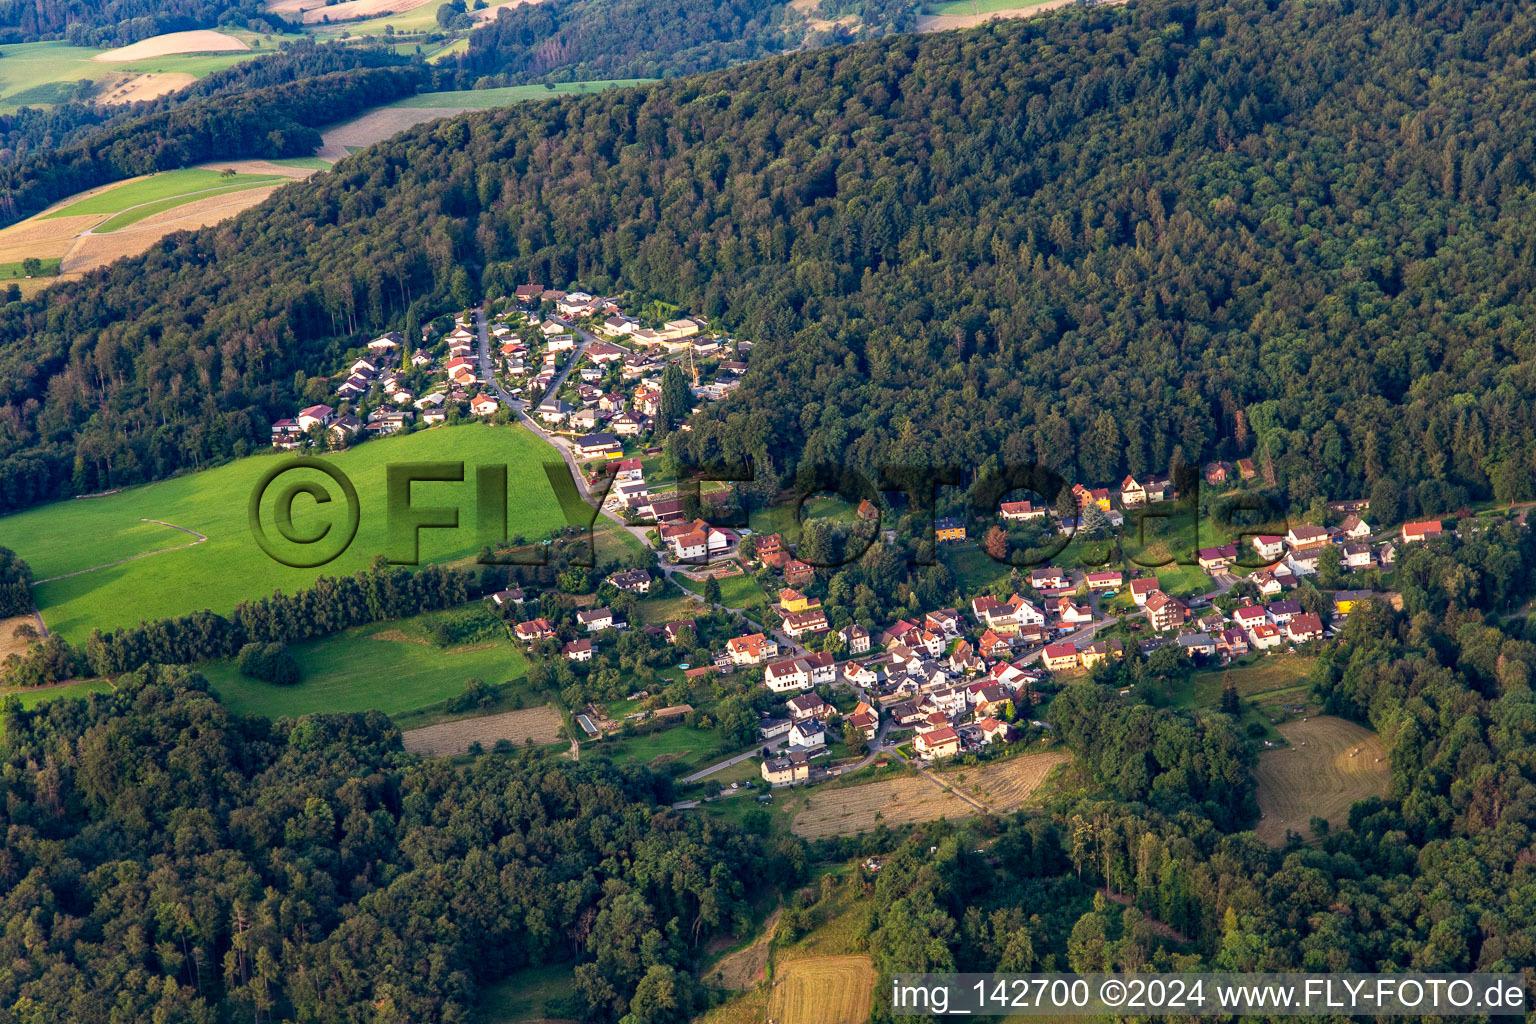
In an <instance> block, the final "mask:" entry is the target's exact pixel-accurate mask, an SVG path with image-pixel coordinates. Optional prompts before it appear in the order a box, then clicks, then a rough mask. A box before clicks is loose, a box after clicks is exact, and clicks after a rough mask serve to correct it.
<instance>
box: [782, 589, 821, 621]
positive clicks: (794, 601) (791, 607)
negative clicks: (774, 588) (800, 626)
mask: <svg viewBox="0 0 1536 1024" xmlns="http://www.w3.org/2000/svg"><path fill="white" fill-rule="evenodd" d="M820 607H821V601H820V600H818V599H817V598H814V597H806V596H805V595H804V594H802V593H800V591H798V590H796V589H795V588H794V587H785V588H784V589H783V590H781V591H779V611H781V612H783V613H784V614H786V615H789V614H793V613H794V612H803V611H809V610H810V609H812V608H820Z"/></svg>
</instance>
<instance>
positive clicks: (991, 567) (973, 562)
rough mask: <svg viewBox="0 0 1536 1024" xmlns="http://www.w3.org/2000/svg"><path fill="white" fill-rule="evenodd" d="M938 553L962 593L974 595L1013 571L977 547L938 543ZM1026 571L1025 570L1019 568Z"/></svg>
mask: <svg viewBox="0 0 1536 1024" xmlns="http://www.w3.org/2000/svg"><path fill="white" fill-rule="evenodd" d="M939 555H940V557H941V558H943V560H944V564H945V565H947V566H949V571H950V572H952V573H954V574H955V579H956V581H958V583H959V585H960V592H961V593H962V594H970V595H975V594H979V593H981V592H982V591H983V590H986V589H987V588H988V587H990V586H991V585H992V584H994V583H996V582H997V581H998V580H1006V579H1007V578H1008V576H1009V574H1010V573H1012V572H1013V567H1012V566H1011V565H1004V564H1003V563H1002V562H998V561H994V560H993V559H992V557H991V556H989V555H988V554H987V553H986V552H985V551H983V550H981V548H979V547H967V548H961V549H958V550H957V549H955V548H952V547H949V546H947V545H943V544H941V545H939ZM1019 571H1020V572H1026V571H1027V570H1023V569H1021V570H1019Z"/></svg>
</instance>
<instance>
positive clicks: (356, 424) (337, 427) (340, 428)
mask: <svg viewBox="0 0 1536 1024" xmlns="http://www.w3.org/2000/svg"><path fill="white" fill-rule="evenodd" d="M362 430H363V422H362V420H359V419H358V418H357V417H356V416H338V417H336V419H334V420H332V421H331V425H330V426H329V427H327V428H326V433H328V434H330V435H331V437H333V438H335V439H336V440H339V441H350V440H352V439H353V438H354V437H356V436H357V435H358V434H360V433H362Z"/></svg>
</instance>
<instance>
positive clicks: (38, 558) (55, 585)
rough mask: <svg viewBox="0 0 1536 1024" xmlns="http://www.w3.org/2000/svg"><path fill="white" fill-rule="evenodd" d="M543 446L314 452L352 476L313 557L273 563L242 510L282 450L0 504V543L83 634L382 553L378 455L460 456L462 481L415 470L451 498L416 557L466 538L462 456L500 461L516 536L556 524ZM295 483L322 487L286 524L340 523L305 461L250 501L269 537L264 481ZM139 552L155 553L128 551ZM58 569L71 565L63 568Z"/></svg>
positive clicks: (248, 593)
mask: <svg viewBox="0 0 1536 1024" xmlns="http://www.w3.org/2000/svg"><path fill="white" fill-rule="evenodd" d="M554 457H555V456H554V453H553V452H552V451H551V450H550V449H549V447H548V446H547V445H545V444H544V443H543V442H541V441H539V440H538V439H537V438H535V437H534V436H533V435H532V434H531V433H530V432H529V431H528V430H527V429H525V428H523V427H518V426H502V427H497V426H491V425H489V424H481V423H476V424H467V425H463V426H458V427H436V428H433V429H431V430H426V431H420V432H418V433H415V434H411V435H408V436H404V437H394V438H384V439H379V440H373V441H369V442H367V443H365V444H361V445H359V446H357V447H356V448H353V449H351V450H350V451H346V452H342V453H339V454H336V455H332V456H326V457H325V462H327V463H328V464H330V465H332V466H335V467H336V468H337V469H339V470H341V471H342V472H343V473H345V474H346V475H347V477H348V478H349V479H350V480H351V481H352V483H353V485H354V486H355V487H356V489H357V493H358V504H359V515H358V529H357V535H356V537H355V539H354V540H353V541H352V543H351V545H350V546H349V547H348V548H347V550H346V551H345V553H343V554H342V555H341V556H339V557H338V558H336V559H335V560H334V561H332V562H330V563H329V564H327V565H325V566H322V567H318V568H290V567H288V566H286V565H282V564H280V563H278V562H276V561H274V560H273V559H272V558H270V557H269V556H268V555H267V554H266V553H265V552H264V551H263V550H262V549H261V547H260V546H259V545H258V544H257V542H256V540H255V539H253V537H252V533H251V528H250V524H249V518H248V514H247V504H248V502H249V500H250V497H251V494H252V493H253V490H254V489H255V487H256V485H257V483H258V482H259V480H260V478H261V476H262V475H263V474H264V473H266V472H267V471H268V470H270V469H271V468H272V467H274V466H277V465H279V464H280V463H286V462H289V461H290V460H291V459H292V456H291V455H289V454H281V455H278V454H271V453H266V454H262V455H256V456H251V457H249V458H245V459H240V460H238V461H236V462H233V463H230V464H228V465H225V466H221V467H219V468H217V469H211V470H207V471H204V472H202V473H195V474H189V475H187V476H183V477H178V478H175V479H172V480H164V481H160V482H157V483H153V484H147V485H145V486H142V487H135V488H131V489H129V490H126V491H122V492H120V493H118V494H110V495H105V496H102V497H99V498H83V499H76V500H73V501H64V502H57V503H55V504H52V505H45V506H41V507H39V508H35V509H29V510H27V511H25V512H21V513H18V514H16V515H12V516H6V517H3V518H0V545H4V546H6V547H9V548H11V549H13V550H15V551H16V552H17V553H19V554H20V555H21V557H22V558H24V559H26V560H27V562H28V563H29V564H30V565H31V566H32V570H33V574H34V577H35V578H36V579H37V580H50V582H43V583H39V584H38V585H37V586H35V587H34V588H33V596H34V600H35V602H36V604H37V606H38V609H39V610H40V611H41V612H42V614H43V618H44V619H45V620H46V621H47V623H48V626H49V628H50V629H52V630H54V631H55V632H58V633H61V634H63V635H64V636H65V637H67V638H69V639H71V640H83V639H84V638H85V636H86V634H88V633H89V632H90V630H91V629H92V628H96V627H99V628H101V629H104V630H110V629H113V628H116V627H120V626H125V625H134V624H137V623H138V622H139V621H140V620H141V619H143V620H152V619H158V618H165V617H168V616H175V615H181V614H185V613H188V612H192V611H196V610H199V609H202V608H211V609H213V610H214V611H219V612H227V611H229V610H230V609H232V608H233V607H234V606H235V605H236V604H238V603H239V602H240V601H243V600H248V599H252V598H257V597H262V596H265V595H267V594H270V593H271V592H272V591H274V590H278V589H281V590H283V591H285V592H287V593H292V592H293V591H294V590H297V589H299V588H302V587H305V586H308V585H309V584H311V583H313V582H314V581H315V579H317V578H318V577H320V576H322V575H328V576H335V575H343V574H346V573H351V572H355V571H357V570H359V569H362V568H365V567H366V566H367V564H368V562H369V560H370V559H371V558H372V557H373V556H374V555H375V554H380V553H393V552H386V547H387V545H386V537H387V520H388V516H387V514H386V502H385V468H386V466H387V465H388V464H389V463H391V462H422V461H439V460H442V461H449V462H460V461H462V462H464V463H465V464H466V469H465V476H466V482H465V483H463V484H455V483H419V484H416V485H414V486H413V488H412V500H413V503H414V506H415V507H418V508H419V507H425V506H439V507H451V508H455V509H457V510H458V514H459V521H460V524H461V527H460V529H458V530H423V531H421V534H420V556H421V559H422V561H424V562H427V561H450V560H454V559H459V558H466V557H470V556H473V555H474V554H475V552H477V551H479V549H480V547H481V543H482V542H481V539H480V537H479V535H478V533H477V531H476V528H475V483H474V472H475V471H474V467H475V466H476V465H489V464H505V465H507V466H508V467H509V468H508V480H509V486H508V490H509V491H510V495H509V500H508V513H507V516H508V530H509V532H510V533H512V534H519V533H520V534H523V535H525V536H527V537H529V538H534V537H537V536H541V535H543V534H545V533H547V532H548V531H549V530H550V529H552V528H554V527H557V526H561V525H563V524H564V517H563V516H562V514H561V512H560V506H559V503H558V501H557V500H556V498H555V495H554V492H553V491H552V489H551V488H550V486H549V482H548V479H547V478H546V477H545V475H544V472H543V470H542V468H541V463H542V462H543V461H544V460H546V459H551V458H554ZM305 482H308V483H315V484H318V485H319V486H321V487H322V488H326V489H327V492H328V493H329V494H331V495H333V496H334V498H335V500H333V501H332V502H331V503H330V504H327V505H319V504H317V503H315V502H314V501H313V500H312V499H311V498H309V497H306V496H303V495H301V496H299V497H298V499H297V500H296V501H295V502H294V516H293V522H294V528H295V529H296V530H300V531H314V530H317V529H318V528H319V527H320V526H321V525H322V524H323V523H331V524H333V525H334V528H335V529H336V530H337V532H338V536H339V533H340V531H341V529H342V527H343V526H344V525H345V520H346V518H347V516H346V514H345V503H344V502H343V501H342V498H341V494H340V492H339V489H338V488H337V487H336V485H335V484H334V483H333V482H332V481H331V480H330V478H329V477H327V476H325V475H324V474H323V473H321V472H319V471H317V470H314V469H302V470H295V471H292V472H290V473H285V474H284V475H283V477H282V479H281V480H279V481H276V482H274V484H273V485H272V486H271V487H269V489H268V491H267V500H266V502H265V504H263V506H262V511H261V516H262V520H261V521H262V522H263V523H264V524H265V529H266V531H267V533H268V534H269V535H270V536H272V537H273V538H275V541H274V543H286V542H283V541H282V540H281V538H280V536H279V535H278V532H277V530H276V528H275V527H274V525H273V524H274V519H273V516H274V512H273V508H274V505H275V503H276V499H277V497H278V494H279V493H280V492H282V491H284V490H285V489H286V488H287V487H288V485H290V484H293V483H305ZM146 520H159V521H161V522H165V523H171V524H174V525H175V526H179V527H182V528H184V529H186V530H192V531H196V532H197V533H201V534H204V535H206V536H207V537H208V541H207V543H204V544H198V545H196V546H193V547H180V545H182V544H185V543H187V541H188V536H187V535H186V534H185V533H182V532H179V531H178V530H175V529H171V528H168V527H166V526H161V525H157V524H156V523H152V522H146ZM169 548H177V550H166V549H169ZM282 550H283V551H284V552H286V553H288V554H289V555H294V556H306V555H311V554H312V553H311V552H309V551H306V549H304V548H302V547H291V546H290V547H284V548H283V549H282ZM150 552H163V553H159V554H153V555H150V556H149V557H142V558H134V557H133V556H139V555H146V554H148V553H150ZM130 558H133V560H132V561H125V562H122V564H119V565H110V566H108V565H107V563H111V562H117V561H120V560H122V559H130ZM295 560H297V559H295ZM97 566H107V567H106V568H94V567H97ZM71 573H73V574H77V575H67V574H71ZM55 577H61V578H55Z"/></svg>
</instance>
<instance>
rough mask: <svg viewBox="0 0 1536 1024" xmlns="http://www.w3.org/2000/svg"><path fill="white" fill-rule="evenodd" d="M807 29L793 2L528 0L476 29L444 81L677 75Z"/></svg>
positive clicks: (788, 45) (463, 84)
mask: <svg viewBox="0 0 1536 1024" xmlns="http://www.w3.org/2000/svg"><path fill="white" fill-rule="evenodd" d="M804 37H805V25H804V19H803V18H801V17H800V16H799V15H798V14H797V13H796V12H794V11H793V10H791V8H790V6H789V4H788V3H786V2H784V0H723V2H722V0H683V2H677V0H671V2H657V0H549V2H547V3H538V4H519V5H517V6H514V7H506V8H503V9H502V10H501V11H499V12H498V13H497V15H496V18H495V19H494V20H493V21H491V22H489V23H488V24H487V25H485V26H483V27H481V28H479V29H476V30H475V31H474V32H473V33H471V35H470V37H469V50H468V51H467V52H466V53H464V54H463V55H461V56H460V57H459V58H458V59H457V63H456V64H455V65H451V67H453V69H454V70H452V71H451V72H449V73H446V74H440V75H439V78H440V80H441V82H442V84H441V85H440V87H441V88H459V89H467V88H470V87H472V86H478V87H481V88H484V87H486V86H501V85H516V84H520V83H523V82H529V81H534V80H549V81H567V82H568V81H582V80H590V79H601V78H661V77H672V76H676V75H680V74H690V73H692V72H695V71H705V70H709V69H711V68H718V67H724V66H725V65H727V64H732V63H735V62H737V61H742V60H752V59H754V58H757V57H764V56H768V55H769V54H776V53H780V52H782V51H784V50H786V49H792V48H793V47H795V46H797V45H799V44H800V43H801V42H802V41H803V40H804Z"/></svg>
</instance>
